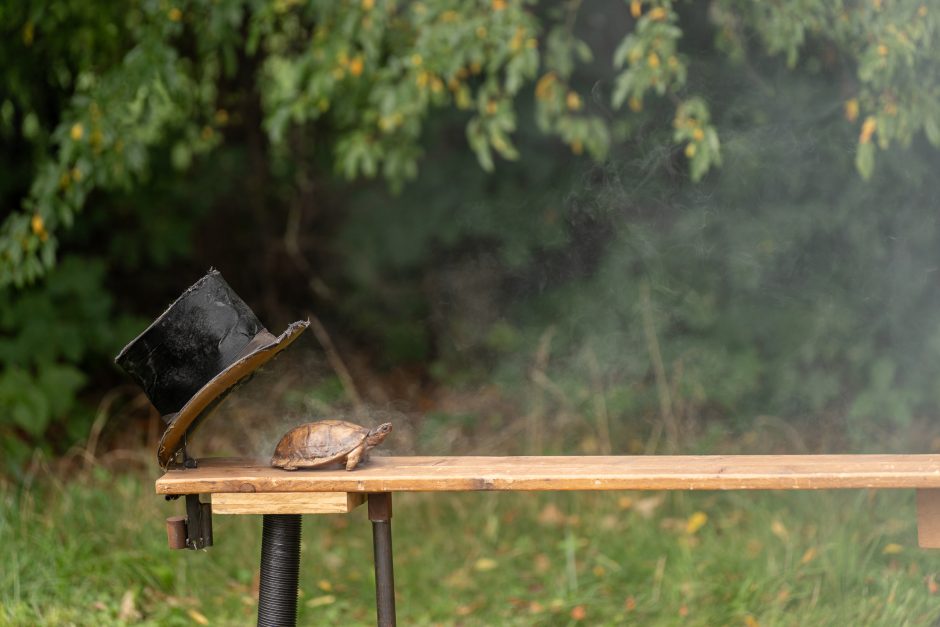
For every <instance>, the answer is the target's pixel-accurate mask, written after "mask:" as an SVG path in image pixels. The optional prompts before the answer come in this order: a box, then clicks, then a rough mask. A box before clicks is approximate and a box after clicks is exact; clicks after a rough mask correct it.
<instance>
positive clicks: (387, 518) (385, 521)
mask: <svg viewBox="0 0 940 627" xmlns="http://www.w3.org/2000/svg"><path fill="white" fill-rule="evenodd" d="M369 520H371V521H372V548H373V551H374V553H375V607H376V615H377V619H378V625H379V627H395V573H394V568H393V564H392V495H391V494H389V493H388V492H381V493H375V494H370V495H369Z"/></svg>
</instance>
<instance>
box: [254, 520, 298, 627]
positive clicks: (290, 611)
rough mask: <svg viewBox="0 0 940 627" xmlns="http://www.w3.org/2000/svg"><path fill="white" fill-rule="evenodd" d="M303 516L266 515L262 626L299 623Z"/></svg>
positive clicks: (283, 626) (260, 599)
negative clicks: (301, 525) (298, 598)
mask: <svg viewBox="0 0 940 627" xmlns="http://www.w3.org/2000/svg"><path fill="white" fill-rule="evenodd" d="M300 521H301V519H300V514H265V515H264V522H263V523H262V531H261V581H260V586H259V596H258V627H294V626H295V625H296V624H297V580H298V577H299V575H300Z"/></svg>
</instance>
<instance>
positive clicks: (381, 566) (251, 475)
mask: <svg viewBox="0 0 940 627" xmlns="http://www.w3.org/2000/svg"><path fill="white" fill-rule="evenodd" d="M865 488H870V489H915V490H916V491H917V528H918V543H919V544H920V546H921V547H924V548H940V455H701V456H692V455H689V456H686V455H682V456H617V457H614V456H590V457H574V456H547V457H545V456H543V457H469V456H467V457H375V458H373V459H372V460H371V461H370V462H369V463H368V464H365V465H363V466H361V467H360V468H357V469H356V470H354V471H352V472H347V471H345V470H342V469H337V470H310V471H294V472H288V471H284V470H280V469H277V468H271V467H270V466H268V465H267V464H266V463H264V462H253V461H251V460H238V459H219V460H201V461H200V463H199V466H198V467H197V468H192V469H180V470H171V471H169V472H167V473H166V474H165V475H163V476H162V477H161V478H160V479H158V480H157V483H156V489H157V493H158V494H163V495H167V496H168V497H174V496H182V495H186V496H187V501H188V503H187V510H188V512H190V516H189V518H190V521H192V520H193V519H194V518H195V517H199V516H200V513H199V508H200V507H201V508H203V510H207V509H208V507H209V506H207V505H200V504H199V503H200V501H199V496H198V495H211V496H210V498H211V512H212V513H216V514H264V515H265V534H266V537H267V535H268V524H269V519H270V520H271V525H272V528H273V525H274V524H275V521H277V520H280V519H279V518H278V517H279V516H280V517H285V516H288V517H289V516H293V517H295V519H296V525H297V526H298V528H299V524H300V523H299V515H300V514H336V513H346V512H349V511H352V510H353V509H354V508H355V507H357V506H358V505H361V504H362V503H363V502H366V501H368V503H369V518H370V520H372V523H373V537H374V543H375V546H374V549H375V568H376V597H377V599H376V600H377V614H378V622H379V625H386V626H387V625H394V624H395V606H394V600H395V599H394V579H393V572H392V570H393V569H392V547H391V513H392V512H391V494H392V493H394V492H471V491H492V490H501V491H556V490H822V489H826V490H829V489H865ZM210 519H211V518H210ZM177 525H179V521H178V520H177ZM190 526H191V527H193V525H192V522H190ZM197 526H198V525H197ZM177 533H179V527H177ZM191 533H192V531H191V530H190V534H191ZM207 533H208V536H209V543H211V528H210V530H209V531H208V532H207ZM272 533H273V532H272ZM171 544H172V540H171ZM296 551H297V555H296V559H297V560H299V533H298V537H297V549H296ZM264 561H265V560H264V548H262V574H264V568H265V566H264ZM293 587H294V590H293V591H291V590H287V591H286V592H284V595H283V596H285V597H289V596H290V595H293V597H294V599H295V598H296V579H295V580H294V584H293ZM288 588H289V586H288ZM264 596H265V592H264V590H262V597H264ZM263 605H264V603H263V599H262V600H259V624H264V623H263V621H262V614H263V608H262V606H263ZM287 611H288V612H289V611H295V608H294V610H290V608H288V610H287ZM271 624H274V623H271Z"/></svg>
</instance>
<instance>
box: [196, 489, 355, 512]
mask: <svg viewBox="0 0 940 627" xmlns="http://www.w3.org/2000/svg"><path fill="white" fill-rule="evenodd" d="M365 500H366V495H365V494H361V493H358V492H357V493H350V492H216V493H215V494H213V495H212V513H213V514H348V513H349V512H351V511H353V510H354V509H356V508H357V507H359V506H360V505H362V504H363V503H364V502H365Z"/></svg>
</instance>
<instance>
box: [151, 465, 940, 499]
mask: <svg viewBox="0 0 940 627" xmlns="http://www.w3.org/2000/svg"><path fill="white" fill-rule="evenodd" d="M831 488H940V455H708V456H695V455H689V456H665V455H662V456H660V455H650V456H622V457H611V456H606V457H605V456H590V457H577V456H570V457H569V456H550V457H469V456H468V457H373V458H372V459H371V460H370V461H369V462H368V463H367V464H363V465H361V466H360V467H359V468H356V469H355V470H353V471H351V472H347V471H346V470H342V469H339V470H322V469H321V470H297V471H286V470H281V469H278V468H271V467H270V466H268V465H267V464H266V463H265V462H261V461H251V460H238V459H226V460H202V461H200V466H199V467H198V468H194V469H186V470H171V471H169V472H167V473H166V474H165V475H164V476H163V477H161V478H160V479H158V480H157V483H156V490H157V493H159V494H197V493H222V492H441V491H443V492H446V491H476V490H813V489H831Z"/></svg>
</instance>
